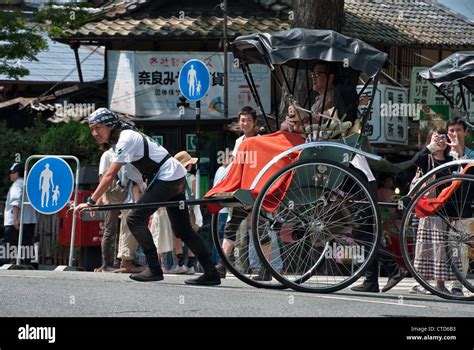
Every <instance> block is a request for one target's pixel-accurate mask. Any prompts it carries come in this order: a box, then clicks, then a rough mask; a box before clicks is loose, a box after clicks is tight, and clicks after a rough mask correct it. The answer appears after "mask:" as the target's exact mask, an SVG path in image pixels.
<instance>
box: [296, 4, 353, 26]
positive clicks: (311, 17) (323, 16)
mask: <svg viewBox="0 0 474 350" xmlns="http://www.w3.org/2000/svg"><path fill="white" fill-rule="evenodd" d="M292 6H293V20H292V23H291V27H292V28H310V29H331V30H335V31H336V32H341V30H342V26H343V24H344V0H331V1H327V0H312V1H307V0H293V2H292Z"/></svg>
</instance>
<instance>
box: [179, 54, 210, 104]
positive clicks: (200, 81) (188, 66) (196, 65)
mask: <svg viewBox="0 0 474 350" xmlns="http://www.w3.org/2000/svg"><path fill="white" fill-rule="evenodd" d="M178 83H179V90H180V91H181V93H182V94H183V96H184V97H186V99H187V100H189V101H199V100H201V99H202V98H203V97H204V96H206V94H207V91H208V90H209V85H210V78H209V69H207V66H206V64H205V63H204V62H202V61H200V60H194V59H193V60H189V61H187V62H186V63H185V64H184V66H183V67H182V68H181V70H180V71H179V79H178Z"/></svg>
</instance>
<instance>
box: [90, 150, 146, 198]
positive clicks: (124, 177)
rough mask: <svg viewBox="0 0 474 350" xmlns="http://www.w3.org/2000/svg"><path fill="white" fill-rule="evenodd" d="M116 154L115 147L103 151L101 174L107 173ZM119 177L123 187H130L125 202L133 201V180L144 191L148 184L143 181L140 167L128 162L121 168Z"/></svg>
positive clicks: (100, 164)
mask: <svg viewBox="0 0 474 350" xmlns="http://www.w3.org/2000/svg"><path fill="white" fill-rule="evenodd" d="M114 156H115V151H114V149H113V148H109V149H108V150H107V151H105V152H104V153H102V156H101V157H100V163H99V176H102V175H104V174H105V172H106V171H107V169H108V168H109V167H110V164H112V162H113V157H114ZM117 177H118V179H119V180H120V184H121V186H122V187H123V188H126V187H128V195H127V198H126V199H125V201H124V202H125V203H131V202H133V194H132V188H133V186H132V181H133V182H135V183H136V184H137V185H138V186H139V187H140V189H141V190H142V191H145V189H146V184H145V182H144V181H143V177H142V174H140V172H139V171H138V169H137V168H136V167H134V166H133V165H132V164H130V163H127V164H125V165H124V166H122V167H121V168H120V170H119V172H118V173H117Z"/></svg>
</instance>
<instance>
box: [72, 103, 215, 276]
mask: <svg viewBox="0 0 474 350" xmlns="http://www.w3.org/2000/svg"><path fill="white" fill-rule="evenodd" d="M88 121H89V126H90V129H91V132H92V136H93V137H94V138H95V140H96V141H97V142H98V143H99V144H105V143H108V144H110V145H115V154H116V155H115V157H114V159H113V162H112V164H111V165H110V166H109V168H108V170H107V172H106V173H105V174H104V176H103V177H102V179H101V181H100V183H99V186H98V187H97V189H96V190H95V192H94V193H93V194H92V195H91V196H90V197H89V198H88V200H87V202H86V203H81V204H79V205H78V206H77V207H76V208H75V209H74V213H75V215H78V214H79V213H80V212H81V211H82V210H83V209H85V208H90V207H92V206H94V205H95V204H96V201H97V200H98V199H99V198H100V196H102V194H103V193H104V192H105V191H106V189H107V188H108V187H109V185H110V184H111V183H112V181H113V180H114V179H115V177H116V176H117V173H118V171H119V170H120V169H121V168H122V166H123V165H124V164H126V163H131V164H132V165H134V166H135V167H136V168H137V169H138V171H139V172H140V173H141V174H142V175H143V176H144V178H145V179H146V180H147V185H148V187H147V189H146V190H145V192H144V193H143V195H142V196H141V197H140V199H139V200H138V202H137V204H147V203H155V202H165V201H184V200H185V198H186V196H185V191H186V179H185V177H186V169H185V168H184V167H183V166H182V165H181V164H180V163H179V162H178V161H177V160H176V159H174V158H173V157H171V155H170V154H169V153H168V151H167V150H166V149H165V148H164V147H162V146H160V145H158V144H156V143H155V142H153V141H152V140H151V139H150V138H149V137H147V136H146V135H143V134H141V133H140V132H138V130H137V129H136V128H135V127H134V126H133V125H131V124H129V123H126V122H123V121H120V120H119V119H118V117H117V115H116V114H115V113H114V112H112V111H111V110H109V109H107V108H100V109H98V110H96V111H95V112H94V113H92V114H91V115H90V116H89V119H88ZM156 209H157V208H136V209H133V210H132V211H131V213H130V214H129V216H128V218H127V223H128V225H129V228H130V230H131V232H132V234H133V235H134V236H135V238H136V240H137V241H138V243H139V244H140V246H141V247H142V249H143V252H144V254H145V256H146V259H147V265H148V266H147V267H146V269H145V270H144V271H143V272H141V273H138V274H132V275H130V278H131V279H133V280H136V281H141V282H148V281H161V280H162V279H163V271H162V269H161V265H160V262H159V259H158V252H157V248H156V246H155V244H154V242H153V237H152V235H151V232H150V230H149V229H148V220H149V217H150V215H151V214H153V212H154V211H156ZM166 210H167V212H168V216H169V219H170V222H171V226H172V228H173V232H174V233H175V234H176V235H179V238H181V239H182V240H183V242H185V243H186V244H187V245H188V246H189V248H190V249H191V250H192V251H193V252H194V253H195V255H196V256H197V259H198V261H199V262H200V264H201V266H202V268H203V270H204V274H202V275H201V276H199V277H198V278H195V279H190V280H187V281H185V283H186V284H191V285H218V284H220V283H221V281H220V277H219V274H218V273H217V271H216V269H215V267H214V265H213V263H212V260H211V256H210V254H209V252H208V251H207V249H206V247H205V246H204V243H203V242H202V240H201V238H200V237H199V236H198V235H196V233H195V232H194V231H193V229H192V227H191V224H190V221H189V212H188V208H187V206H184V207H181V206H178V207H167V209H166Z"/></svg>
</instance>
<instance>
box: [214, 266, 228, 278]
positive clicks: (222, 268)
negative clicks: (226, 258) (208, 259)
mask: <svg viewBox="0 0 474 350" xmlns="http://www.w3.org/2000/svg"><path fill="white" fill-rule="evenodd" d="M216 270H217V273H218V274H219V276H220V277H221V278H225V277H226V275H227V268H226V267H225V265H224V264H223V263H221V262H220V263H219V264H217V265H216Z"/></svg>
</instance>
